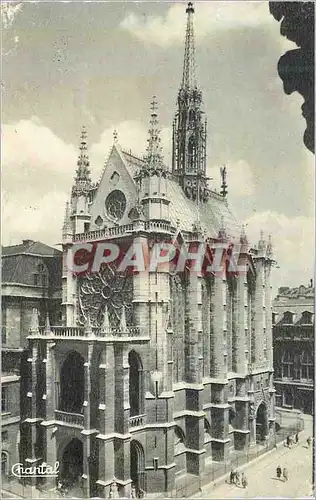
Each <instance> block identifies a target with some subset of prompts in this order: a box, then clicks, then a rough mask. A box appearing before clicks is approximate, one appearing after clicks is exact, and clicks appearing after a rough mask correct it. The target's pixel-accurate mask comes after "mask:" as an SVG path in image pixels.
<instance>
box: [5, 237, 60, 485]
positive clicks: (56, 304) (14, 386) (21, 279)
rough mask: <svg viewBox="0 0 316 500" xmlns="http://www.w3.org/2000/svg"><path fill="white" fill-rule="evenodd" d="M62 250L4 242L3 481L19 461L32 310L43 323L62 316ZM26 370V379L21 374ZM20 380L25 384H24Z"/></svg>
mask: <svg viewBox="0 0 316 500" xmlns="http://www.w3.org/2000/svg"><path fill="white" fill-rule="evenodd" d="M61 266H62V252H61V251H59V250H56V249H54V248H51V247H49V246H47V245H44V244H43V243H40V242H38V241H32V240H24V241H23V243H22V244H20V245H13V246H6V247H2V284H1V294H2V300H1V337H2V338H1V347H2V372H1V437H2V454H1V470H2V478H3V480H5V479H6V478H9V477H10V475H11V467H12V465H13V464H14V463H18V462H19V461H20V425H21V422H20V420H21V419H20V392H21V390H22V394H23V393H24V394H25V393H26V389H27V387H26V386H23V381H24V380H23V374H24V366H25V364H26V363H27V346H28V340H27V336H28V335H29V329H30V326H31V319H32V314H33V310H34V309H35V310H36V311H38V313H39V314H40V317H39V321H40V322H41V323H42V324H44V322H45V318H46V315H47V314H48V315H49V317H50V318H51V320H52V321H53V322H54V323H56V322H57V323H58V321H60V320H61V316H60V315H61ZM21 374H22V379H21ZM21 385H22V387H21Z"/></svg>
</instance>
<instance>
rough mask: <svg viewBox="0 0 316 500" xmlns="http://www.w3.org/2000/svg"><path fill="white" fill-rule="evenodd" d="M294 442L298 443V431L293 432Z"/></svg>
mask: <svg viewBox="0 0 316 500" xmlns="http://www.w3.org/2000/svg"><path fill="white" fill-rule="evenodd" d="M295 443H296V444H297V443H298V432H297V433H296V434H295Z"/></svg>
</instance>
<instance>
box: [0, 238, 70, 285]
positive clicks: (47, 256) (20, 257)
mask: <svg viewBox="0 0 316 500" xmlns="http://www.w3.org/2000/svg"><path fill="white" fill-rule="evenodd" d="M41 262H44V263H45V266H46V268H47V271H48V273H49V276H50V278H49V281H50V284H51V286H52V287H53V288H54V289H58V288H60V287H61V270H62V252H61V251H60V250H57V249H56V248H52V247H50V246H48V245H45V244H44V243H41V242H39V241H32V240H24V241H23V243H22V244H20V245H11V246H6V247H2V283H18V284H23V285H28V286H34V278H33V276H34V273H35V274H36V273H37V265H38V264H40V263H41Z"/></svg>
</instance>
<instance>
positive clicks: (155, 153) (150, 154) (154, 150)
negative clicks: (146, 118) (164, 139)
mask: <svg viewBox="0 0 316 500" xmlns="http://www.w3.org/2000/svg"><path fill="white" fill-rule="evenodd" d="M157 109H158V106H157V101H156V96H153V100H152V102H151V115H150V122H149V130H148V134H149V137H148V140H147V142H148V146H147V150H146V155H145V158H144V159H145V161H146V163H147V166H148V167H150V168H154V169H156V168H164V165H163V157H162V148H161V146H160V142H161V139H160V129H159V126H158V115H157Z"/></svg>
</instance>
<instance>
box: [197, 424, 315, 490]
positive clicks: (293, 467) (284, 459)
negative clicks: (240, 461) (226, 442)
mask: <svg viewBox="0 0 316 500" xmlns="http://www.w3.org/2000/svg"><path fill="white" fill-rule="evenodd" d="M312 435H313V423H312V420H311V419H308V420H306V421H305V430H304V431H303V432H301V433H300V434H299V443H298V444H294V445H293V446H292V447H291V448H287V447H285V446H284V445H283V444H281V445H279V446H278V448H277V449H276V450H273V451H271V452H269V453H267V454H266V455H263V456H262V457H260V458H259V459H256V460H254V461H253V462H250V463H248V464H247V465H246V466H243V467H240V469H239V471H241V472H244V474H245V475H246V477H247V480H248V487H247V488H246V489H244V488H242V487H238V486H235V485H231V484H227V482H226V483H223V484H220V485H218V486H215V485H214V484H209V485H206V486H205V487H204V488H203V490H202V493H200V495H199V496H200V497H202V498H264V497H268V498H278V497H279V498H280V497H283V498H302V497H305V498H306V497H312V498H314V497H313V496H312V447H310V448H308V446H307V443H306V439H307V437H308V436H312ZM278 465H280V467H281V468H282V469H283V468H284V467H285V468H286V469H287V470H288V477H289V478H288V481H287V482H284V481H283V480H279V479H277V478H276V468H277V467H278ZM196 497H197V496H196Z"/></svg>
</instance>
